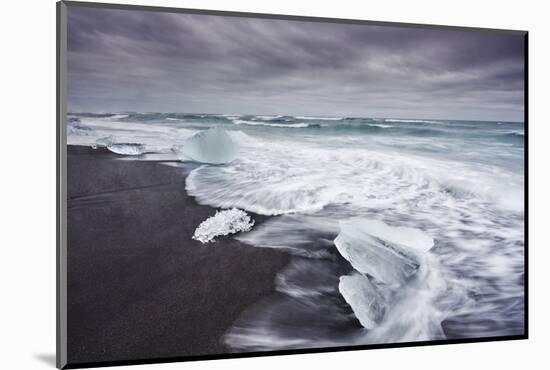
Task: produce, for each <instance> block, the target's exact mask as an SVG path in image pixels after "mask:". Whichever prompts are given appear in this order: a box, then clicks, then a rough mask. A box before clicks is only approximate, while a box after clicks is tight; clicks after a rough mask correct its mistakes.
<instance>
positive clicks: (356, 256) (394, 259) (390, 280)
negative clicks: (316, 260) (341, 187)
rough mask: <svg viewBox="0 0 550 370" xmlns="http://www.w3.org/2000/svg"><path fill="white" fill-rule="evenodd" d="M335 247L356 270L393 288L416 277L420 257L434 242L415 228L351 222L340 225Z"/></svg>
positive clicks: (358, 221) (374, 221)
mask: <svg viewBox="0 0 550 370" xmlns="http://www.w3.org/2000/svg"><path fill="white" fill-rule="evenodd" d="M334 244H335V245H336V248H337V249H338V251H339V252H340V254H341V255H342V257H344V258H345V259H346V260H348V261H349V262H350V263H351V265H352V266H353V268H354V269H355V270H357V271H359V272H361V273H363V274H368V275H370V276H372V277H374V278H375V279H377V280H378V281H380V282H383V283H386V284H389V285H392V286H396V285H401V284H403V283H404V282H405V281H407V280H408V279H409V278H410V277H411V276H412V275H414V274H415V272H416V271H417V269H418V267H419V266H420V262H419V260H420V258H419V255H421V254H422V253H424V252H426V251H428V250H429V249H430V248H431V247H432V246H433V239H432V238H431V237H430V236H428V235H427V234H425V233H424V232H422V231H421V230H418V229H412V228H407V227H391V226H388V225H386V224H385V223H383V222H381V221H376V220H365V219H352V220H348V221H341V222H340V233H339V234H338V236H337V237H336V239H335V240H334Z"/></svg>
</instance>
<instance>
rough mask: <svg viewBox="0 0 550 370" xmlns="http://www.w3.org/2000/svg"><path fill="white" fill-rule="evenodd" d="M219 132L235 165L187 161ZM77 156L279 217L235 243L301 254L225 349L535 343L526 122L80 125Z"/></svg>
mask: <svg viewBox="0 0 550 370" xmlns="http://www.w3.org/2000/svg"><path fill="white" fill-rule="evenodd" d="M208 130H218V131H217V132H220V131H222V132H223V133H224V135H225V134H227V137H228V138H229V142H228V143H226V142H224V143H221V144H220V143H219V142H216V141H214V142H212V143H209V142H208V141H207V140H206V141H204V140H203V141H201V142H200V144H201V150H205V151H206V152H209V151H210V150H211V151H212V152H213V153H214V154H216V155H217V158H219V156H220V151H221V155H222V157H221V158H222V160H219V161H217V162H216V163H201V161H200V160H199V161H197V160H196V158H198V157H194V156H193V155H189V153H188V152H185V150H183V152H184V153H185V155H182V148H183V149H185V148H186V146H189V143H191V142H193V140H195V139H194V138H195V137H198V136H197V134H199V135H200V133H201V132H203V133H204V132H205V131H206V132H208ZM203 139H204V138H203ZM67 143H68V144H69V145H86V146H91V147H94V148H98V147H106V148H108V149H109V150H111V151H112V152H114V153H117V154H119V155H120V159H121V160H148V161H158V162H161V163H166V164H167V165H172V166H186V165H188V164H190V163H192V164H193V167H192V170H191V172H190V174H189V175H188V176H187V179H186V191H187V192H188V194H189V195H191V196H193V197H194V198H195V199H196V200H197V202H199V203H200V204H204V205H208V206H211V207H213V208H216V209H219V210H221V209H231V208H237V209H239V210H243V211H245V212H250V214H251V215H252V218H253V215H254V214H260V215H266V216H272V217H269V218H268V219H267V220H266V221H265V222H263V223H260V224H259V225H257V226H255V227H253V228H252V230H251V231H248V232H243V233H238V234H235V235H233V236H230V237H235V238H237V239H239V240H240V241H242V242H244V243H246V244H248V245H250V246H251V248H252V247H255V248H276V249H280V250H281V251H282V252H284V253H288V254H289V255H290V262H289V264H288V266H286V267H285V268H284V269H283V270H282V271H280V272H279V274H278V275H277V277H276V280H275V282H274V283H275V287H276V293H275V294H273V295H272V296H271V297H268V298H265V299H264V300H262V301H260V302H258V303H257V304H255V305H253V306H251V307H249V308H248V309H247V310H246V311H245V312H243V314H242V315H241V317H239V319H238V320H237V321H236V322H235V323H234V325H233V326H232V327H231V328H230V329H229V330H228V331H227V333H226V334H225V336H224V338H223V340H224V342H225V343H226V345H227V346H228V347H229V348H231V349H232V350H234V351H236V352H239V351H242V352H250V351H269V350H284V349H301V348H327V347H337V346H350V345H361V344H380V343H403V342H417V341H432V340H444V339H460V338H487V337H495V336H512V335H522V334H523V333H524V330H525V306H524V302H525V300H524V294H525V286H524V282H525V271H524V266H525V259H524V257H525V244H524V240H525V212H524V211H525V204H524V199H525V194H524V187H525V136H524V124H523V122H505V121H502V122H488V121H457V120H440V119H437V120H436V119H406V118H361V117H314V116H289V115H246V114H182V113H70V114H69V115H68V118H67ZM226 145H229V146H231V151H230V152H231V153H232V157H231V158H230V160H227V161H224V160H223V153H224V146H226ZM209 146H211V148H209ZM207 154H208V153H207ZM193 158H195V159H193ZM197 162H198V163H197ZM224 162H225V163H224ZM197 226H198V225H197ZM204 247H205V248H216V246H215V244H205V245H204ZM230 281H231V279H230V278H228V283H230ZM243 289H246V287H243Z"/></svg>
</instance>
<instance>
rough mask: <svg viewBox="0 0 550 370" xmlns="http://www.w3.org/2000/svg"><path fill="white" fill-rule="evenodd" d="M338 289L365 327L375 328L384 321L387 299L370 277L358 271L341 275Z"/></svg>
mask: <svg viewBox="0 0 550 370" xmlns="http://www.w3.org/2000/svg"><path fill="white" fill-rule="evenodd" d="M338 290H339V291H340V293H341V294H342V296H343V297H344V299H345V300H346V302H347V303H348V304H349V305H350V306H351V309H352V310H353V313H354V314H355V317H357V319H358V320H359V322H360V323H361V325H362V326H363V327H364V328H367V329H374V328H375V327H376V326H377V325H378V323H380V321H382V319H383V317H384V313H385V311H386V300H385V298H384V297H383V296H382V294H380V293H379V292H378V289H377V288H376V286H375V285H374V284H373V283H372V282H371V281H370V280H369V278H368V277H366V276H363V275H361V274H359V273H357V272H355V273H353V274H352V275H346V276H341V277H340V284H338Z"/></svg>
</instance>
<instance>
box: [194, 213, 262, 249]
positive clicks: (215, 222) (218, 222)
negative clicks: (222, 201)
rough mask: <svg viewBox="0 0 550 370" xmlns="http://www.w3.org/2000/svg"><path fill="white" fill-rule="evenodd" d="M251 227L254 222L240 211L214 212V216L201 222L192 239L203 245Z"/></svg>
mask: <svg viewBox="0 0 550 370" xmlns="http://www.w3.org/2000/svg"><path fill="white" fill-rule="evenodd" d="M252 226H254V220H251V219H250V216H249V215H248V214H247V213H246V212H244V211H241V210H240V209H237V208H232V209H228V210H225V211H216V214H215V215H214V216H212V217H209V218H207V219H206V220H204V221H203V222H201V224H200V225H199V227H197V229H196V230H195V234H194V235H193V239H195V240H198V241H200V242H201V243H203V244H205V243H208V242H211V241H214V238H215V237H217V236H223V235H229V234H236V233H238V232H241V231H249V230H250V229H252Z"/></svg>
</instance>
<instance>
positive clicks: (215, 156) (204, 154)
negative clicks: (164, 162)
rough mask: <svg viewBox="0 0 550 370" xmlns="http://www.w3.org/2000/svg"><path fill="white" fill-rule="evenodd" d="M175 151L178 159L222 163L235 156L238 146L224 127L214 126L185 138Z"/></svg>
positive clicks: (232, 159) (229, 160) (233, 158)
mask: <svg viewBox="0 0 550 370" xmlns="http://www.w3.org/2000/svg"><path fill="white" fill-rule="evenodd" d="M176 151H177V153H178V155H179V158H180V160H192V161H195V162H201V163H209V164H224V163H229V162H232V161H234V160H235V159H236V158H237V155H238V151H239V147H238V146H237V144H236V143H235V142H234V141H233V139H231V137H230V136H229V135H228V134H227V132H225V130H224V129H222V128H220V127H218V126H215V127H212V128H210V129H208V130H206V131H201V132H198V133H196V134H195V135H193V136H191V137H190V138H187V139H186V140H185V141H184V142H183V144H182V145H180V146H179V147H177V149H176Z"/></svg>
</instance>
